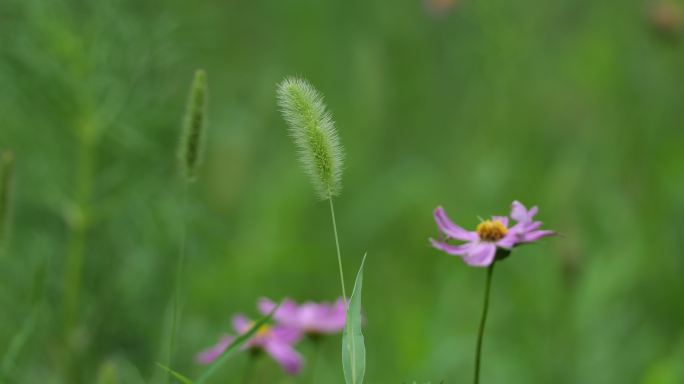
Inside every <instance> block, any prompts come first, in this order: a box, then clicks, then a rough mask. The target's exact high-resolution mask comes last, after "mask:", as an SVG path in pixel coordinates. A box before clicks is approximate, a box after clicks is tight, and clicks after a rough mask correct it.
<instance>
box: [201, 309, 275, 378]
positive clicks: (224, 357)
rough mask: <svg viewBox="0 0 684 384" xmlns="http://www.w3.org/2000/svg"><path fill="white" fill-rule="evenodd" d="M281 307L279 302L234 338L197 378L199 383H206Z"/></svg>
mask: <svg viewBox="0 0 684 384" xmlns="http://www.w3.org/2000/svg"><path fill="white" fill-rule="evenodd" d="M279 307H280V304H278V305H277V306H276V307H275V308H273V310H272V311H271V312H270V313H269V314H268V315H266V316H264V317H262V318H261V319H259V320H258V321H256V322H255V323H254V325H252V328H250V329H249V331H247V332H245V333H243V334H242V335H239V336H238V337H236V338H235V340H233V342H232V343H231V344H230V345H229V346H228V348H226V350H225V351H223V354H221V357H219V358H218V359H217V360H216V361H214V363H212V364H211V365H210V366H209V368H207V370H206V371H204V373H203V374H202V376H200V378H199V379H197V384H202V383H205V382H206V381H207V380H208V379H209V377H211V375H213V374H214V373H215V372H216V370H217V369H219V368H220V367H221V366H223V364H225V363H226V361H228V358H230V356H231V354H232V352H233V351H235V350H237V349H238V348H240V347H241V346H243V345H244V344H245V343H246V342H248V341H249V340H250V339H251V338H252V337H253V336H254V335H255V334H256V333H257V331H258V330H259V328H261V326H262V325H264V324H266V323H267V322H269V321H271V318H272V317H273V314H274V313H275V311H277V310H278V308H279Z"/></svg>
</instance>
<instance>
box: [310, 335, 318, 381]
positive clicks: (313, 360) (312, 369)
mask: <svg viewBox="0 0 684 384" xmlns="http://www.w3.org/2000/svg"><path fill="white" fill-rule="evenodd" d="M311 342H312V343H313V357H312V358H311V364H310V365H309V383H311V384H315V383H316V366H317V365H318V360H319V359H320V357H319V356H318V355H319V354H320V351H321V338H320V337H313V338H311Z"/></svg>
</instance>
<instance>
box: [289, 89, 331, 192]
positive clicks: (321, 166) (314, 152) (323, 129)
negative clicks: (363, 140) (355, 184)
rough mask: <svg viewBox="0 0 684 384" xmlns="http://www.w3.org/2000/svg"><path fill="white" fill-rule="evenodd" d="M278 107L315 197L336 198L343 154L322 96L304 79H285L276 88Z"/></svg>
mask: <svg viewBox="0 0 684 384" xmlns="http://www.w3.org/2000/svg"><path fill="white" fill-rule="evenodd" d="M278 105H279V106H280V108H281V112H282V114H283V118H284V119H285V121H286V122H287V124H288V126H289V130H290V136H292V139H293V140H294V142H295V145H296V146H297V148H298V150H299V159H300V162H301V163H302V166H303V167H304V171H305V172H306V173H307V175H309V177H310V178H311V182H312V183H313V185H314V188H315V190H316V193H317V194H318V197H319V198H320V199H321V200H325V199H328V198H330V197H332V196H337V195H338V194H339V193H340V191H341V190H342V166H343V160H344V152H343V149H342V145H341V144H340V142H339V138H338V136H337V130H336V129H335V122H334V121H333V119H332V116H331V115H330V113H329V112H328V111H327V109H326V106H325V103H324V102H323V96H321V94H320V93H318V91H317V90H316V88H314V87H313V86H312V85H311V84H309V83H308V82H307V81H306V80H303V79H298V78H287V79H285V80H283V81H282V82H281V83H280V85H278Z"/></svg>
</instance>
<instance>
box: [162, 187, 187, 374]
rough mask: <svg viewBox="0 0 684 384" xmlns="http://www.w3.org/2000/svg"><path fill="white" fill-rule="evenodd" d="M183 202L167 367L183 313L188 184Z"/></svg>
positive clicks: (184, 189) (184, 190) (184, 191)
mask: <svg viewBox="0 0 684 384" xmlns="http://www.w3.org/2000/svg"><path fill="white" fill-rule="evenodd" d="M183 184H184V185H183V197H182V199H183V202H182V209H181V223H182V224H181V226H182V228H181V238H180V253H179V255H178V261H177V264H176V276H175V281H174V288H173V309H172V310H173V312H172V313H171V333H170V335H169V351H168V358H167V367H171V366H172V364H173V354H174V349H175V347H176V333H177V328H178V323H179V321H180V312H181V309H180V307H181V305H180V300H181V298H180V297H181V293H180V291H181V282H182V280H183V267H184V265H185V257H186V252H185V248H186V243H187V236H188V228H187V219H186V216H187V215H186V213H187V208H188V189H189V186H190V184H189V183H188V182H184V183H183ZM166 377H167V382H169V381H170V380H171V373H168V374H167V376H166Z"/></svg>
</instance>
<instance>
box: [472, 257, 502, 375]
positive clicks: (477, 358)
mask: <svg viewBox="0 0 684 384" xmlns="http://www.w3.org/2000/svg"><path fill="white" fill-rule="evenodd" d="M494 264H496V261H494V262H492V264H491V265H490V266H489V268H487V282H486V286H485V296H484V303H483V307H482V318H481V319H480V329H479V331H478V333H477V346H476V347H475V379H474V380H473V383H475V384H478V383H479V382H480V357H481V355H482V337H483V336H484V328H485V323H486V322H487V310H488V309H489V290H490V288H491V286H492V273H493V272H494Z"/></svg>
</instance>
